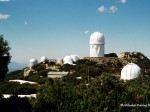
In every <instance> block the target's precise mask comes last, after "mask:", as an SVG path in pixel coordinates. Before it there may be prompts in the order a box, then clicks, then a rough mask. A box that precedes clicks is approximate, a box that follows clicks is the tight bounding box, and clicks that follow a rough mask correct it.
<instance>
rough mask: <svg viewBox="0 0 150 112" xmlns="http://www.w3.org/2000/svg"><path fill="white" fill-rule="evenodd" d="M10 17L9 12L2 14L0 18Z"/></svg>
mask: <svg viewBox="0 0 150 112" xmlns="http://www.w3.org/2000/svg"><path fill="white" fill-rule="evenodd" d="M9 17H10V15H9V14H0V19H8V18H9Z"/></svg>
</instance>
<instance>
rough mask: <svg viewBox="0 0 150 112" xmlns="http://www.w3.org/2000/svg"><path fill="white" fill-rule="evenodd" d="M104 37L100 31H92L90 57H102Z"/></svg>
mask: <svg viewBox="0 0 150 112" xmlns="http://www.w3.org/2000/svg"><path fill="white" fill-rule="evenodd" d="M104 45H105V38H104V35H103V34H102V33H100V32H94V33H93V34H92V35H91V37H90V57H104V51H105V47H104Z"/></svg>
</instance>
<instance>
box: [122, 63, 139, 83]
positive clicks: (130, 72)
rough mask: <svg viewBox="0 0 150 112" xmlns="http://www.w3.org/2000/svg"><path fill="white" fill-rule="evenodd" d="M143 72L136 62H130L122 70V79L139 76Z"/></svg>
mask: <svg viewBox="0 0 150 112" xmlns="http://www.w3.org/2000/svg"><path fill="white" fill-rule="evenodd" d="M140 73H141V68H140V67H139V66H138V65H136V64H135V63H129V64H127V65H126V66H124V68H123V69H122V71H121V79H123V80H130V79H134V78H137V77H138V76H139V75H140Z"/></svg>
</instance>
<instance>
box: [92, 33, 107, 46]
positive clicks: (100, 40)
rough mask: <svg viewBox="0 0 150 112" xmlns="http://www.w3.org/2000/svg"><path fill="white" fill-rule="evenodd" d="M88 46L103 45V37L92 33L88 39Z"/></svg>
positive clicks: (100, 34)
mask: <svg viewBox="0 0 150 112" xmlns="http://www.w3.org/2000/svg"><path fill="white" fill-rule="evenodd" d="M90 44H105V38H104V35H103V34H102V33H100V32H94V33H93V34H92V35H91V37H90Z"/></svg>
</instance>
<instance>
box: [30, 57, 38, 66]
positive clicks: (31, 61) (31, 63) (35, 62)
mask: <svg viewBox="0 0 150 112" xmlns="http://www.w3.org/2000/svg"><path fill="white" fill-rule="evenodd" d="M37 63H38V61H37V59H30V61H29V67H30V68H31V67H32V66H33V65H35V64H37Z"/></svg>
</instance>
